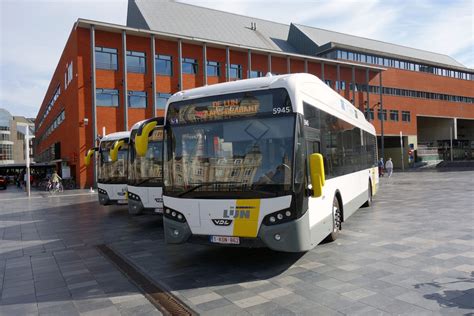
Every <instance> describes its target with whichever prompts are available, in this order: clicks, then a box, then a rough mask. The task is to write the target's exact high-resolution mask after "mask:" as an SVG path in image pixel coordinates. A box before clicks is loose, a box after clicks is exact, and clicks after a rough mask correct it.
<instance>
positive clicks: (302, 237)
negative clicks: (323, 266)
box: [258, 212, 312, 252]
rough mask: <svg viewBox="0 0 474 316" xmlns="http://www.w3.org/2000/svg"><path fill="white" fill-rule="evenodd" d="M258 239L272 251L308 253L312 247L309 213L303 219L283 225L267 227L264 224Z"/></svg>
mask: <svg viewBox="0 0 474 316" xmlns="http://www.w3.org/2000/svg"><path fill="white" fill-rule="evenodd" d="M258 238H260V239H261V240H262V241H263V243H264V244H265V245H266V246H267V247H268V248H270V249H273V250H276V251H284V252H302V251H308V250H310V249H311V248H312V246H311V230H310V228H309V212H306V213H305V214H304V215H303V216H302V217H300V218H298V219H296V220H294V221H291V222H288V223H283V224H278V225H271V226H266V225H264V224H262V225H261V226H260V230H259V231H258Z"/></svg>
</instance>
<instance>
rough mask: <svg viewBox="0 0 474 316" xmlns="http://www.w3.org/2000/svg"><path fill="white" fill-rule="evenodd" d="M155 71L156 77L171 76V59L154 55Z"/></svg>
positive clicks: (166, 56)
mask: <svg viewBox="0 0 474 316" xmlns="http://www.w3.org/2000/svg"><path fill="white" fill-rule="evenodd" d="M155 71H156V74H157V75H161V76H172V75H173V57H172V56H168V55H155Z"/></svg>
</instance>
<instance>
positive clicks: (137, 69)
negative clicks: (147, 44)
mask: <svg viewBox="0 0 474 316" xmlns="http://www.w3.org/2000/svg"><path fill="white" fill-rule="evenodd" d="M127 71H128V72H134V73H140V74H144V73H146V54H145V53H144V52H136V51H131V50H127Z"/></svg>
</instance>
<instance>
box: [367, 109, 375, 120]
mask: <svg viewBox="0 0 474 316" xmlns="http://www.w3.org/2000/svg"><path fill="white" fill-rule="evenodd" d="M365 118H366V119H367V120H368V121H373V120H374V118H375V115H374V110H365Z"/></svg>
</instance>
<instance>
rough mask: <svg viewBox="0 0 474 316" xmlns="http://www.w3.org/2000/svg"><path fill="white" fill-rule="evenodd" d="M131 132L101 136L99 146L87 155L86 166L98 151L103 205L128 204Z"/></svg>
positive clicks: (100, 195)
mask: <svg viewBox="0 0 474 316" xmlns="http://www.w3.org/2000/svg"><path fill="white" fill-rule="evenodd" d="M129 140H130V132H117V133H110V134H108V135H105V136H104V137H102V138H101V140H100V144H99V147H98V148H91V149H89V150H88V152H87V155H86V160H85V161H86V166H87V165H89V164H90V162H91V159H92V157H93V155H94V152H95V151H98V153H99V158H98V168H97V169H98V173H97V190H98V193H99V194H98V195H99V202H100V204H102V205H110V204H126V203H127V181H128V147H129Z"/></svg>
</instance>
